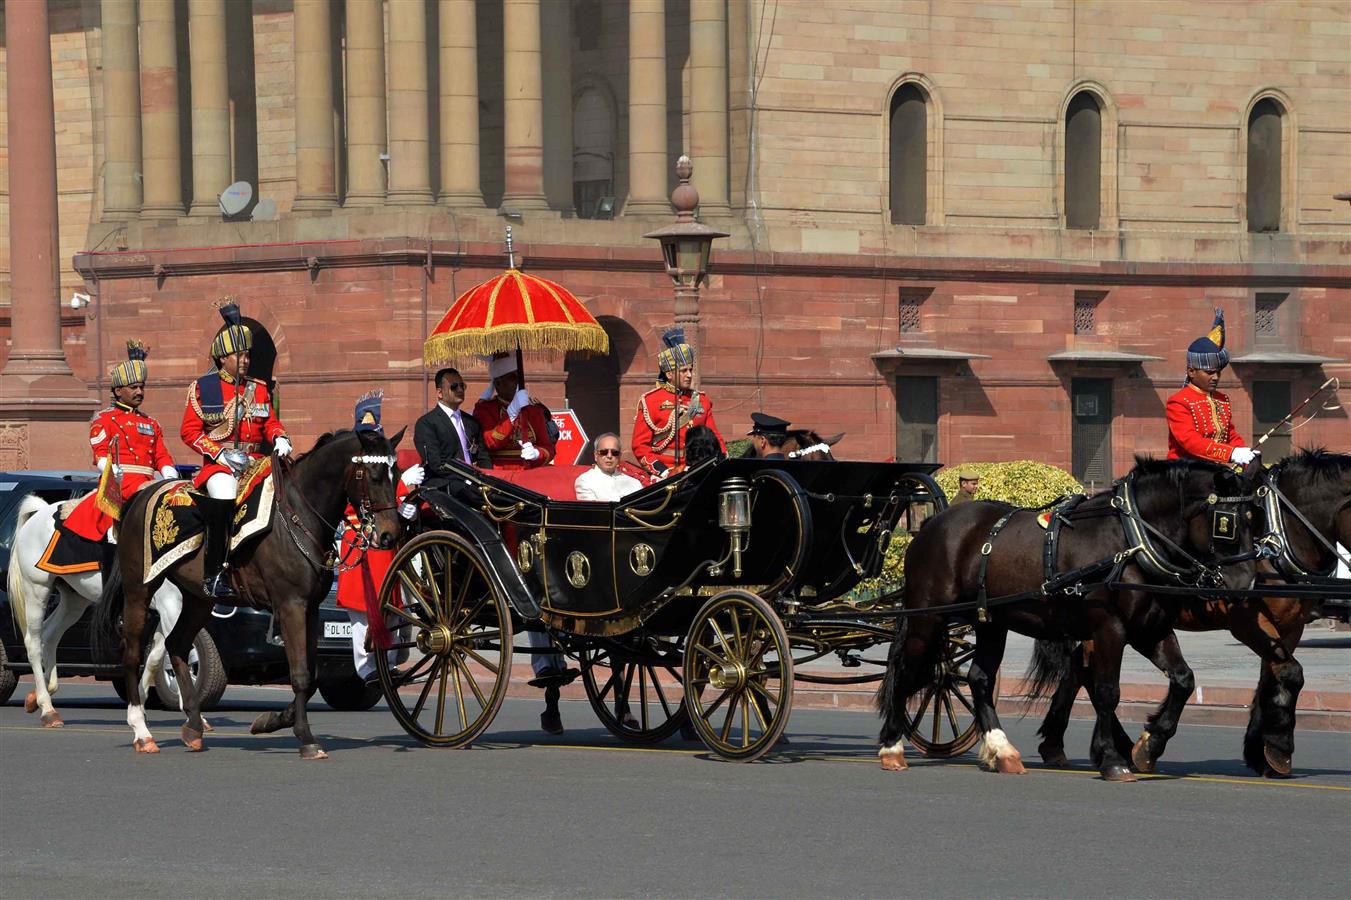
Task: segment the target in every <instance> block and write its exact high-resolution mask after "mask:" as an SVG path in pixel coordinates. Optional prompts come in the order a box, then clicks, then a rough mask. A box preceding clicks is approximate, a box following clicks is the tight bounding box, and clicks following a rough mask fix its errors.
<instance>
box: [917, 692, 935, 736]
mask: <svg viewBox="0 0 1351 900" xmlns="http://www.w3.org/2000/svg"><path fill="white" fill-rule="evenodd" d="M933 698H934V689H933V688H929V689H928V690H927V691H925V692H924V702H923V703H921V704H920V705H919V709H918V710H917V711H916V712H915V719H914V722H915V728H916V729H918V728H919V726H920V723H921V722H923V721H924V713H925V711H926V710H928V708H929V701H930V700H932V699H933Z"/></svg>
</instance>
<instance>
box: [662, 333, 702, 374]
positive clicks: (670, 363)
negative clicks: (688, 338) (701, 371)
mask: <svg viewBox="0 0 1351 900" xmlns="http://www.w3.org/2000/svg"><path fill="white" fill-rule="evenodd" d="M661 342H662V345H663V346H662V349H661V351H660V352H659V353H658V354H657V367H658V368H659V369H661V372H662V374H663V375H665V374H667V373H668V372H674V371H675V370H676V369H679V368H680V367H681V366H692V365H694V348H693V347H691V346H690V345H689V344H687V343H685V329H683V328H670V329H667V331H666V332H665V333H664V334H663V335H662V336H661Z"/></svg>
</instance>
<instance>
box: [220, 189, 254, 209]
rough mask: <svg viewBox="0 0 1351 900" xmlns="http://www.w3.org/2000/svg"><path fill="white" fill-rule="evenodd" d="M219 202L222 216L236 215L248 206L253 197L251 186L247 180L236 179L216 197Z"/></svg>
mask: <svg viewBox="0 0 1351 900" xmlns="http://www.w3.org/2000/svg"><path fill="white" fill-rule="evenodd" d="M216 199H217V200H218V201H219V203H220V214H221V215H222V216H237V215H239V214H240V213H242V212H243V211H244V210H245V209H247V208H248V205H249V201H250V200H252V199H253V186H252V185H250V184H249V183H248V182H247V181H236V182H235V183H234V184H232V185H230V186H229V187H228V188H226V189H225V190H224V191H222V192H221V195H220V196H219V197H217V198H216Z"/></svg>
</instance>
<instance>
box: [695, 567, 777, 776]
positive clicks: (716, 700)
mask: <svg viewBox="0 0 1351 900" xmlns="http://www.w3.org/2000/svg"><path fill="white" fill-rule="evenodd" d="M685 708H686V709H687V710H689V716H690V722H691V723H692V724H693V725H694V730H695V731H696V732H698V734H699V737H700V738H701V739H702V740H703V742H704V743H705V744H706V745H707V746H708V747H709V749H711V750H713V751H714V752H715V753H717V754H718V755H719V756H722V757H724V758H725V759H731V760H737V761H739V762H750V761H751V760H755V759H759V758H760V757H761V756H763V755H764V754H765V753H767V752H768V751H769V750H770V749H771V748H772V747H773V746H774V744H775V742H777V741H778V739H779V738H780V737H781V736H782V735H783V731H784V728H786V727H787V726H788V716H789V714H790V713H791V712H792V709H793V656H792V652H791V648H790V647H789V644H788V633H787V632H786V631H784V628H783V623H782V622H780V621H779V617H778V615H777V614H776V613H775V612H774V609H773V608H772V607H771V606H770V605H769V604H768V603H766V602H765V601H764V600H762V599H761V598H760V597H758V596H756V595H755V594H752V593H750V592H749V591H739V590H733V591H724V592H723V593H721V594H718V595H717V596H715V597H713V598H712V599H710V600H709V601H708V602H707V603H705V604H704V605H703V607H702V608H701V609H700V610H699V613H698V615H696V616H695V617H694V624H692V625H691V626H690V633H689V637H688V639H687V640H686V642H685Z"/></svg>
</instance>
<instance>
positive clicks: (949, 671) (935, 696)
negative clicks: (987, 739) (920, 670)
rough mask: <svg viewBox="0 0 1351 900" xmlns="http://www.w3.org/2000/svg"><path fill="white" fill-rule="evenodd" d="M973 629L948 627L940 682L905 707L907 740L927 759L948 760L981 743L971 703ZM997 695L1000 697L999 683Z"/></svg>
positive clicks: (962, 626) (995, 688)
mask: <svg viewBox="0 0 1351 900" xmlns="http://www.w3.org/2000/svg"><path fill="white" fill-rule="evenodd" d="M974 637H975V635H974V630H973V629H972V627H971V626H970V625H951V626H949V627H948V631H947V636H946V642H947V643H946V647H945V648H944V651H943V658H942V661H941V663H940V665H939V672H938V679H937V681H936V682H935V683H934V685H933V686H932V687H930V688H926V689H925V690H922V691H920V692H919V693H918V694H916V695H915V696H914V697H912V698H911V699H910V702H909V703H908V704H906V707H905V736H906V737H907V738H909V739H910V743H911V744H913V745H914V746H915V748H916V749H918V750H919V752H920V753H923V754H924V755H925V756H930V757H934V758H937V759H947V758H949V757H952V756H958V755H960V754H962V753H965V752H966V751H968V750H970V749H971V748H972V747H974V746H975V745H976V742H977V741H978V740H980V728H979V726H977V724H976V718H975V704H974V703H973V702H972V700H971V680H970V673H971V657H973V656H975V653H976V645H975V643H974ZM994 695H995V697H996V698H997V697H998V696H999V683H998V681H996V682H995V686H994Z"/></svg>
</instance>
